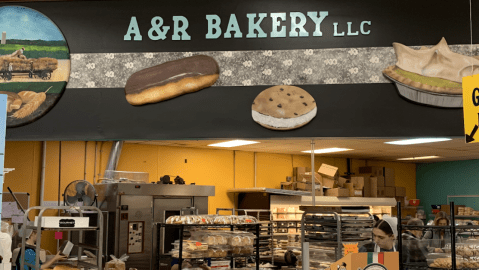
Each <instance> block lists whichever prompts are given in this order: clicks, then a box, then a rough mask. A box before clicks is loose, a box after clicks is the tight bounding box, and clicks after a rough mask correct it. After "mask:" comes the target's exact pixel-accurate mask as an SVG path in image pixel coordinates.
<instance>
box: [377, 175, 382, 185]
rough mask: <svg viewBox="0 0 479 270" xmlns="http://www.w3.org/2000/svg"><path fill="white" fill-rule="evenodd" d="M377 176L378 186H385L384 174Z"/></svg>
mask: <svg viewBox="0 0 479 270" xmlns="http://www.w3.org/2000/svg"><path fill="white" fill-rule="evenodd" d="M376 178H377V179H378V187H384V176H382V175H378V176H376Z"/></svg>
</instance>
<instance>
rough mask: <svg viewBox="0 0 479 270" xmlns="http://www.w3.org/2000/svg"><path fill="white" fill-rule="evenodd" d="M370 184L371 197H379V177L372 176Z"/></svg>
mask: <svg viewBox="0 0 479 270" xmlns="http://www.w3.org/2000/svg"><path fill="white" fill-rule="evenodd" d="M370 185H371V186H370V187H371V191H370V197H377V196H378V178H377V177H371V178H370Z"/></svg>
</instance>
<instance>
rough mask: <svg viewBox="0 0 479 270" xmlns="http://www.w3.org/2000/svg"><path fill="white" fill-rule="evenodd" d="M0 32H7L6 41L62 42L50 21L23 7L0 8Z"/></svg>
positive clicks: (38, 13)
mask: <svg viewBox="0 0 479 270" xmlns="http://www.w3.org/2000/svg"><path fill="white" fill-rule="evenodd" d="M0 32H7V40H8V39H23V40H45V41H52V40H64V38H63V35H62V33H61V32H60V30H58V28H57V26H56V25H55V24H54V23H53V22H52V21H51V20H50V19H48V18H47V17H46V16H45V15H43V14H41V13H40V12H37V11H35V10H33V9H29V8H25V7H17V6H10V7H2V8H0Z"/></svg>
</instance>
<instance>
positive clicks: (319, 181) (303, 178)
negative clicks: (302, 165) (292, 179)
mask: <svg viewBox="0 0 479 270" xmlns="http://www.w3.org/2000/svg"><path fill="white" fill-rule="evenodd" d="M314 179H315V182H316V184H322V183H323V182H322V177H321V175H319V173H317V172H315V173H314ZM298 182H302V183H313V181H312V180H311V172H306V173H304V174H300V176H299V178H298Z"/></svg>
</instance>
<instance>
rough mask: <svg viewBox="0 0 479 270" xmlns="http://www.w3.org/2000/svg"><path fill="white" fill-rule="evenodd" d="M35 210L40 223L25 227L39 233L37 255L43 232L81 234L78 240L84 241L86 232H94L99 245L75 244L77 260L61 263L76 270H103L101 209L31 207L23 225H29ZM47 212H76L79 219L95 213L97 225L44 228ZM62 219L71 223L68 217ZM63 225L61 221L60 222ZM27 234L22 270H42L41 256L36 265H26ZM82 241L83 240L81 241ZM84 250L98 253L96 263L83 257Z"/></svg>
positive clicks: (23, 246)
mask: <svg viewBox="0 0 479 270" xmlns="http://www.w3.org/2000/svg"><path fill="white" fill-rule="evenodd" d="M33 210H38V211H39V213H38V218H37V220H38V222H36V223H37V224H35V226H31V225H27V226H25V227H26V229H30V230H36V232H37V245H36V247H35V253H36V254H40V243H41V240H42V235H41V232H42V231H45V230H50V231H57V232H58V231H66V232H73V231H75V232H78V234H79V238H78V239H83V240H84V237H83V233H84V232H85V231H94V232H96V233H97V235H96V236H97V237H96V239H97V241H96V242H97V243H96V245H90V244H85V243H83V242H76V243H75V242H74V243H73V244H74V245H75V246H77V247H78V249H77V256H78V257H77V259H76V260H74V261H72V260H67V261H63V262H61V263H62V264H70V265H72V266H74V267H76V268H79V269H80V268H82V269H100V270H101V269H103V266H102V259H103V254H102V251H103V241H101V240H99V239H103V215H102V212H101V210H100V209H98V208H96V207H93V206H80V207H71V206H52V207H43V206H35V207H30V208H28V210H27V211H25V214H24V216H23V224H28V214H29V213H30V212H31V211H33ZM47 210H56V211H74V212H76V213H77V214H78V216H79V217H83V216H84V214H85V213H89V214H92V213H95V214H96V215H97V218H96V224H95V225H94V226H91V225H90V224H88V226H84V227H70V226H71V224H69V225H65V227H63V226H62V225H60V227H52V226H48V227H44V226H42V221H43V218H44V216H43V214H44V213H45V211H47ZM60 218H63V219H65V220H66V221H67V222H69V221H71V219H70V218H69V217H68V216H61V217H60ZM60 223H61V221H60ZM25 236H26V235H25V234H23V235H22V247H21V257H20V269H24V266H25V265H26V266H28V267H30V268H32V269H40V256H36V258H35V260H36V261H35V265H32V264H29V263H25V257H24V255H25V247H26V240H27V239H26V238H25ZM68 240H70V241H72V240H71V239H68ZM80 241H82V240H80ZM84 249H88V250H93V251H95V252H96V263H91V259H84V258H83V257H82V253H83V250H84Z"/></svg>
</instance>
